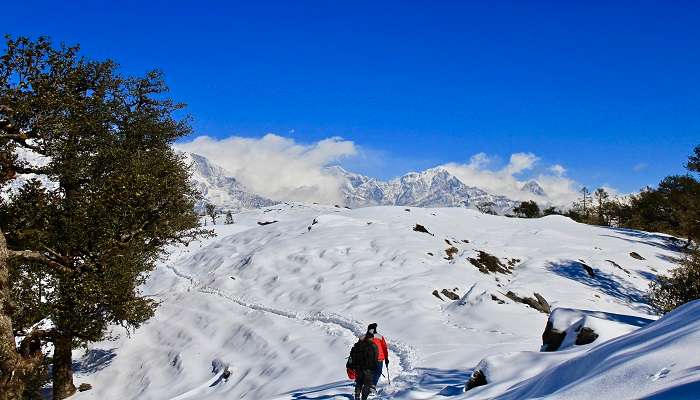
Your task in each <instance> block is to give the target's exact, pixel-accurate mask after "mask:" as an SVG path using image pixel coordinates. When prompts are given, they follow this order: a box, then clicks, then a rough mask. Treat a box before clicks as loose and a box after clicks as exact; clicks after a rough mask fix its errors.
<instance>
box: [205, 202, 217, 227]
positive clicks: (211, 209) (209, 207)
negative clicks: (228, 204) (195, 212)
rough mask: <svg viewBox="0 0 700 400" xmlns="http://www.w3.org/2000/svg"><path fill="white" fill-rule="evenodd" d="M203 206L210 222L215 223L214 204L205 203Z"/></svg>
mask: <svg viewBox="0 0 700 400" xmlns="http://www.w3.org/2000/svg"><path fill="white" fill-rule="evenodd" d="M204 208H205V209H206V212H207V215H208V216H209V217H210V218H211V223H212V224H214V225H216V206H215V205H213V204H211V203H207V204H206V205H205V206H204Z"/></svg>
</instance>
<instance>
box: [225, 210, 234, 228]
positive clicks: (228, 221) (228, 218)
mask: <svg viewBox="0 0 700 400" xmlns="http://www.w3.org/2000/svg"><path fill="white" fill-rule="evenodd" d="M226 224H227V225H231V224H233V214H231V211H230V210H229V211H226Z"/></svg>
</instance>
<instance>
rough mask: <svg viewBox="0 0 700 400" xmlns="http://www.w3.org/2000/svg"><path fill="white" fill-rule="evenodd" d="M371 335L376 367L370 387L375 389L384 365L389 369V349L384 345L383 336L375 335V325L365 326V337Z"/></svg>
mask: <svg viewBox="0 0 700 400" xmlns="http://www.w3.org/2000/svg"><path fill="white" fill-rule="evenodd" d="M370 334H372V335H373V336H374V337H373V338H372V340H373V341H374V344H375V345H377V367H376V368H375V369H374V375H373V376H372V387H373V388H376V386H377V383H379V377H380V376H382V369H383V367H384V365H385V364H386V367H387V368H389V349H388V348H387V345H386V340H385V339H384V336H382V335H380V334H379V333H377V323H376V322H374V323H371V324H369V326H367V336H369V335H370Z"/></svg>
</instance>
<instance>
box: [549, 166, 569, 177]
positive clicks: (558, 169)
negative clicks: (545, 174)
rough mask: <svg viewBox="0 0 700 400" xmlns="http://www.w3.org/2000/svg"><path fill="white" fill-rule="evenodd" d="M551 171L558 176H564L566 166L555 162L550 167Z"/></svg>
mask: <svg viewBox="0 0 700 400" xmlns="http://www.w3.org/2000/svg"><path fill="white" fill-rule="evenodd" d="M549 171H550V172H552V173H554V175H556V176H564V174H566V168H564V166H562V165H560V164H554V165H552V166H551V167H549Z"/></svg>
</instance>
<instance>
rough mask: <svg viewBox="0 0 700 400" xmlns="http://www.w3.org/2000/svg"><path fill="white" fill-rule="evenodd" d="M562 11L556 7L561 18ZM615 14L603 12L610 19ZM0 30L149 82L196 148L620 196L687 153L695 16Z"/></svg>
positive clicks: (313, 4)
mask: <svg viewBox="0 0 700 400" xmlns="http://www.w3.org/2000/svg"><path fill="white" fill-rule="evenodd" d="M563 3H567V4H563ZM607 3H614V4H607ZM2 9H3V17H2V19H1V20H0V31H2V32H5V33H10V34H12V35H14V36H17V35H30V36H33V37H36V36H37V35H40V34H45V35H49V36H51V37H52V38H53V39H54V40H56V41H65V42H68V43H76V42H79V43H80V44H81V45H82V48H83V50H84V53H85V54H87V55H89V56H91V57H96V58H107V57H109V58H113V59H115V60H116V61H118V62H119V63H120V64H121V66H122V69H123V71H124V72H126V73H130V74H141V73H143V72H145V71H146V70H148V69H151V68H153V67H158V68H161V69H162V70H163V71H164V72H165V74H166V78H167V81H168V83H169V84H170V86H171V89H172V91H173V94H174V96H175V97H176V98H177V99H179V100H182V101H184V102H186V103H188V105H189V107H188V111H189V113H190V114H191V115H192V116H193V118H194V128H195V132H196V134H197V135H209V136H212V137H215V138H224V137H228V136H231V135H236V136H245V137H261V136H263V135H264V134H266V133H268V132H273V133H276V134H278V135H280V136H285V137H288V138H290V139H293V140H294V141H295V142H297V143H306V144H312V143H315V142H317V141H319V140H322V139H325V138H328V137H333V136H340V137H342V138H344V139H346V140H349V141H352V142H353V143H354V144H355V145H356V146H357V147H358V148H359V149H361V150H362V154H363V157H355V158H354V159H350V160H347V161H346V164H347V165H348V166H349V167H350V168H352V169H353V170H357V171H358V172H362V173H366V174H369V175H374V176H379V177H382V178H387V177H392V176H396V175H399V174H402V173H404V172H407V171H409V170H417V169H423V168H427V167H431V166H435V165H438V164H443V163H447V162H457V163H467V162H468V161H469V159H470V157H471V156H472V155H474V154H477V153H486V154H487V155H489V157H490V159H492V160H494V161H493V168H496V169H497V168H499V167H500V166H502V165H505V164H506V163H507V162H508V160H509V157H510V155H511V154H513V153H520V152H527V153H534V154H536V155H537V156H538V157H539V158H540V161H539V163H538V164H537V166H536V167H535V168H534V169H532V170H528V171H526V172H524V174H526V173H531V174H535V173H537V172H538V168H539V169H541V170H544V169H545V168H547V167H548V166H551V165H554V164H560V165H562V166H564V167H565V168H566V169H567V174H568V176H569V177H571V178H572V179H574V180H576V181H577V182H580V183H583V184H586V185H588V186H590V187H596V186H598V185H603V184H605V185H609V186H612V187H615V188H617V189H619V190H621V191H623V192H626V191H633V190H636V189H638V188H639V187H641V186H644V185H647V184H654V183H656V182H658V180H659V179H660V178H661V177H663V176H665V175H667V174H670V173H679V172H682V171H683V169H682V164H683V163H684V162H685V159H686V157H687V156H688V154H690V152H691V149H692V147H694V146H695V145H697V144H700V23H698V21H700V3H697V2H690V1H689V2H683V1H674V2H649V1H635V2H590V1H585V2H583V1H581V2H537V1H528V2H515V1H513V2H510V1H499V2H493V1H484V2H467V1H459V2H429V1H424V2H413V1H401V2H379V1H372V2H362V1H354V2H340V1H297V2H292V1H279V2H274V1H255V2H252V1H251V2H235V1H231V2H208V1H198V2H185V1H168V2H159V1H151V2H145V1H141V2H131V1H120V2H116V1H115V2H106V1H89V2H88V1H65V2H61V1H51V2H36V1H31V0H24V1H11V2H6V3H5V4H3V6H2Z"/></svg>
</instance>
